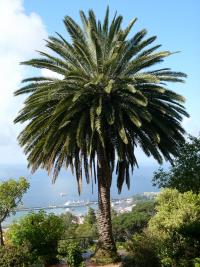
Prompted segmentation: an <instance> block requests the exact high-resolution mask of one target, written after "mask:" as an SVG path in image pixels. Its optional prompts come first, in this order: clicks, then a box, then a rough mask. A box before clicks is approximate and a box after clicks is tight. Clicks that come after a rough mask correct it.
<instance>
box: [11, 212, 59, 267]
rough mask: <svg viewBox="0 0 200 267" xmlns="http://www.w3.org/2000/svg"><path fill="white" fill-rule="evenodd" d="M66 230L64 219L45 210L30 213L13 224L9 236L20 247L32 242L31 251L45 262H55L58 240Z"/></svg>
mask: <svg viewBox="0 0 200 267" xmlns="http://www.w3.org/2000/svg"><path fill="white" fill-rule="evenodd" d="M63 232H64V227H63V221H62V220H61V219H60V218H59V217H58V216H56V215H54V214H49V215H47V214H46V213H45V212H44V211H40V212H38V213H30V214H28V215H27V216H25V217H23V218H21V219H20V220H19V221H18V222H17V223H14V224H12V225H11V227H10V229H9V232H8V237H9V239H10V240H11V242H12V244H13V245H15V246H18V247H20V246H21V245H22V244H23V243H24V242H26V243H29V244H30V248H29V249H30V253H31V254H32V255H34V256H35V258H36V259H37V258H41V259H42V260H43V262H46V263H54V262H55V259H56V255H57V244H58V240H60V239H61V237H62V234H63Z"/></svg>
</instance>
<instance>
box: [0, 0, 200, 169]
mask: <svg viewBox="0 0 200 267" xmlns="http://www.w3.org/2000/svg"><path fill="white" fill-rule="evenodd" d="M108 5H109V7H110V11H111V14H112V15H113V14H114V12H115V11H117V12H118V13H119V14H121V15H123V17H124V21H123V26H124V27H125V26H126V25H127V24H128V22H129V21H130V20H131V19H132V18H134V17H137V18H138V21H137V24H136V26H135V27H134V29H133V31H132V32H131V34H133V33H134V32H136V31H138V30H140V29H142V28H146V29H147V30H148V34H149V36H151V35H157V37H158V39H157V43H158V44H162V45H163V46H162V48H163V49H164V50H170V51H181V53H178V54H175V55H173V56H171V57H170V58H169V59H167V60H166V62H165V63H164V65H163V66H169V67H171V68H172V69H174V70H176V71H183V72H185V73H187V75H188V78H187V80H186V83H185V84H176V85H173V84H172V86H171V87H170V88H171V89H173V90H175V91H176V92H179V93H181V94H182V95H184V96H185V98H186V99H187V102H186V108H187V111H188V112H189V114H190V118H189V119H185V120H184V121H183V126H184V127H185V129H186V130H187V132H188V133H190V134H193V135H198V133H199V132H200V127H199V117H200V107H199V106H200V103H199V101H200V100H199V99H200V88H199V85H200V67H199V59H200V45H199V44H200V31H199V25H200V16H199V11H200V1H198V0H190V1H187V0H176V1H174V0H168V1H160V0H152V1H149V0H140V1H134V0H124V1H120V0H110V1H105V0H101V1H95V0H87V1H83V0H73V1H69V0H24V1H23V0H0V63H1V64H0V165H4V164H11V165H12V164H26V158H25V156H24V154H23V151H22V149H21V148H20V147H19V145H18V143H17V136H18V134H19V132H20V131H21V130H22V129H23V125H14V124H13V120H14V118H15V117H16V115H17V113H18V111H19V110H20V109H21V108H22V104H23V101H24V97H13V92H14V91H15V90H16V89H18V88H19V87H20V81H21V80H22V79H24V78H25V77H28V76H30V75H31V74H33V71H32V70H30V69H29V68H27V67H26V68H24V67H23V66H21V65H19V63H20V62H21V61H24V60H27V59H30V58H32V57H35V56H36V55H37V53H36V52H35V51H36V50H45V49H46V48H45V47H44V45H45V41H44V39H47V37H48V35H54V34H55V32H59V33H61V34H63V35H64V36H65V37H66V38H67V39H68V38H69V36H68V35H67V33H66V31H65V28H64V25H63V21H62V20H63V18H64V16H65V15H69V16H71V17H72V18H73V19H74V20H76V21H77V22H78V23H79V22H80V18H79V10H80V9H82V10H84V11H85V12H87V11H88V9H93V10H94V12H95V14H96V16H97V17H98V18H99V19H100V20H101V19H103V17H104V14H105V10H106V7H107V6H108ZM131 34H130V36H131ZM45 74H48V72H47V71H45V70H42V75H45ZM137 153H138V158H139V162H140V163H142V164H151V162H152V159H149V160H147V159H146V157H145V156H143V154H142V153H141V152H140V151H138V152H137Z"/></svg>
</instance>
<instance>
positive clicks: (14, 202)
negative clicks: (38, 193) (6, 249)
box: [0, 177, 29, 245]
mask: <svg viewBox="0 0 200 267" xmlns="http://www.w3.org/2000/svg"><path fill="white" fill-rule="evenodd" d="M28 188H29V183H28V182H27V180H26V179H25V178H23V177H21V178H19V180H18V181H16V180H14V179H9V180H7V181H4V182H1V183H0V245H4V241H3V231H2V222H3V221H5V219H6V218H8V217H9V216H10V215H11V214H15V212H16V207H17V206H18V205H19V204H20V203H22V197H23V195H24V194H25V193H26V191H27V189H28Z"/></svg>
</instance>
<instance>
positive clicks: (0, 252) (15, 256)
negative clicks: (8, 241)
mask: <svg viewBox="0 0 200 267" xmlns="http://www.w3.org/2000/svg"><path fill="white" fill-rule="evenodd" d="M32 263H33V259H32V257H31V255H30V253H29V249H28V247H27V246H25V245H24V246H21V247H20V248H17V247H14V246H10V245H9V246H8V245H7V246H1V247H0V266H1V267H29V266H30V265H31V264H32Z"/></svg>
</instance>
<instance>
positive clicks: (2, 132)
mask: <svg viewBox="0 0 200 267" xmlns="http://www.w3.org/2000/svg"><path fill="white" fill-rule="evenodd" d="M0 20H1V22H0V61H1V64H0V151H1V153H0V163H6V162H7V163H8V162H9V161H10V160H11V159H12V160H14V161H15V162H17V161H20V160H24V157H23V156H22V153H21V150H20V148H19V147H18V145H17V142H16V136H17V133H18V132H19V128H20V127H19V126H15V125H13V119H14V117H15V116H16V114H17V112H18V111H19V109H20V107H21V105H22V98H20V97H18V98H14V97H13V92H14V91H15V90H16V89H17V88H18V87H19V85H20V81H21V80H22V79H23V78H24V77H25V75H26V73H25V70H24V68H23V67H22V66H20V65H19V63H20V62H21V61H24V60H26V59H29V58H31V57H32V56H34V53H35V50H38V49H42V47H44V41H43V40H44V39H45V38H46V37H47V32H46V29H45V25H44V23H43V21H42V19H41V18H40V17H39V16H38V15H37V14H35V13H31V14H26V13H25V10H24V7H23V1H22V0H0ZM6 151H10V152H11V151H12V153H11V154H12V155H11V154H10V152H8V153H7V152H6ZM2 152H4V153H5V154H3V153H2ZM16 153H19V156H16ZM20 155H21V156H20Z"/></svg>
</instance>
